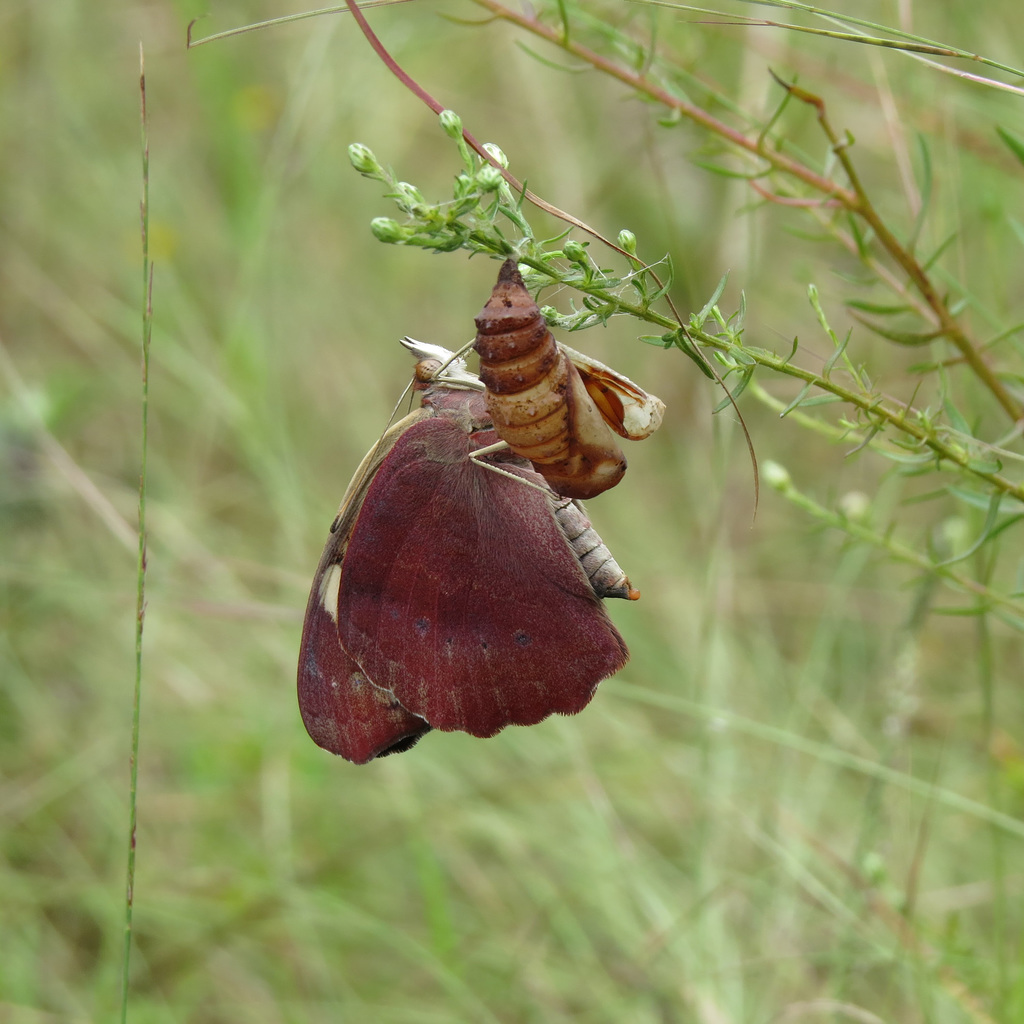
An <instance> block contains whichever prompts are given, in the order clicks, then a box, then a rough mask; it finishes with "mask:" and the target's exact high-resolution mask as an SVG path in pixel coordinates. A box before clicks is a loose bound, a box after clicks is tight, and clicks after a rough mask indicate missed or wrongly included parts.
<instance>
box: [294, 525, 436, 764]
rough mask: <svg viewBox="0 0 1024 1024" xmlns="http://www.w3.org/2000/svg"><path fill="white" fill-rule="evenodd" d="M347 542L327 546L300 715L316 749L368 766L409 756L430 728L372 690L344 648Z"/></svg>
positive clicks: (303, 659)
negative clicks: (341, 579) (341, 623)
mask: <svg viewBox="0 0 1024 1024" xmlns="http://www.w3.org/2000/svg"><path fill="white" fill-rule="evenodd" d="M344 542H345V538H344V537H338V538H336V539H335V540H333V541H332V542H331V543H329V544H328V546H327V549H326V550H325V551H324V554H323V557H322V558H321V559H320V566H319V568H318V569H317V573H316V577H315V578H314V580H313V589H312V591H311V592H310V595H309V603H308V605H307V607H306V620H305V623H304V625H303V628H302V646H301V648H300V650H299V710H300V711H301V713H302V721H303V723H304V724H305V726H306V731H307V732H308V733H309V735H310V736H311V737H312V738H313V740H314V742H315V743H317V744H318V745H319V746H321V747H323V748H324V749H325V750H329V751H330V752H331V753H332V754H340V755H341V756H342V757H344V758H347V759H348V760H349V761H354V762H355V763H356V764H364V763H365V762H367V761H370V760H372V759H373V758H374V757H379V756H381V755H383V754H392V753H397V752H399V751H402V750H408V749H409V747H411V746H412V745H413V744H414V743H415V742H416V740H418V739H419V738H420V736H422V735H423V734H424V733H425V732H429V730H430V726H429V725H427V723H426V722H425V721H424V720H423V719H422V718H419V717H417V716H416V715H413V714H410V713H409V712H408V711H406V709H405V708H403V707H402V705H401V704H399V702H398V701H397V700H396V699H395V697H394V695H393V694H392V693H390V692H389V691H387V690H383V689H381V688H380V687H379V686H374V684H373V683H371V682H370V680H369V679H367V677H366V675H365V674H364V673H363V672H362V671H361V670H360V668H359V666H358V665H357V664H356V663H355V662H354V661H353V660H352V659H351V658H350V657H349V656H348V655H347V654H346V653H345V651H344V649H343V648H342V646H341V641H340V640H339V639H338V624H337V614H338V587H337V578H338V577H337V574H339V573H340V571H341V565H340V561H341V556H342V554H343V552H344Z"/></svg>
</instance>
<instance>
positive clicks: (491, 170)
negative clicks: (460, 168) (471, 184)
mask: <svg viewBox="0 0 1024 1024" xmlns="http://www.w3.org/2000/svg"><path fill="white" fill-rule="evenodd" d="M503 180H504V179H503V178H502V176H501V171H499V170H498V168H497V167H492V166H491V165H490V164H485V165H484V166H483V167H481V168H480V170H479V171H477V172H476V183H477V186H478V187H479V189H480V191H481V192H493V191H494V190H495V189H496V188H497V187H498V186H499V185H500V184H501V183H502V181H503Z"/></svg>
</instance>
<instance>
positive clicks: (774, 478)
mask: <svg viewBox="0 0 1024 1024" xmlns="http://www.w3.org/2000/svg"><path fill="white" fill-rule="evenodd" d="M761 479H762V480H763V481H764V482H765V483H766V484H767V485H768V486H769V487H774V488H775V490H777V491H785V490H787V489H788V488H789V487H790V486H791V485H792V479H791V478H790V475H789V470H787V469H786V468H785V466H780V465H779V464H778V463H777V462H772V461H771V460H768V461H767V462H765V464H764V465H763V466H762V467H761Z"/></svg>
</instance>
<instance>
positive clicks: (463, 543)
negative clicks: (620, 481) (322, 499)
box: [298, 339, 639, 764]
mask: <svg viewBox="0 0 1024 1024" xmlns="http://www.w3.org/2000/svg"><path fill="white" fill-rule="evenodd" d="M403 343H404V344H405V345H406V346H407V347H408V348H410V350H411V351H412V352H413V353H414V354H415V355H416V356H417V358H418V362H417V365H416V374H415V384H414V390H415V392H416V393H417V394H418V395H419V397H420V406H419V408H417V409H415V410H414V411H413V412H411V413H410V414H409V415H408V416H406V417H405V418H404V419H402V420H401V421H399V422H398V423H396V424H395V425H394V426H392V427H391V428H390V429H389V430H388V431H387V432H386V433H385V434H384V436H383V437H382V438H381V439H380V441H379V442H378V443H377V444H376V445H375V446H374V448H373V449H371V451H370V452H369V453H368V454H367V456H366V457H365V458H364V459H363V462H362V464H361V465H360V467H359V468H358V470H357V471H356V474H355V476H354V477H353V479H352V482H351V483H350V484H349V487H348V489H347V491H346V493H345V496H344V498H343V500H342V503H341V508H340V509H339V511H338V514H337V516H336V518H335V520H334V523H333V525H332V526H331V532H330V536H329V538H328V541H327V545H326V547H325V548H324V552H323V555H322V557H321V559H320V564H319V566H318V567H317V570H316V575H315V576H314V579H313V586H312V589H311V591H310V595H309V601H308V604H307V607H306V615H305V622H304V625H303V632H302V642H301V648H300V653H299V666H298V695H299V708H300V711H301V714H302V719H303V722H304V723H305V726H306V729H307V731H308V732H309V734H310V736H311V737H312V738H313V740H314V741H315V742H316V743H317V744H318V745H320V746H321V747H323V748H325V749H326V750H329V751H331V752H333V753H336V754H340V755H341V756H342V757H344V758H347V759H348V760H349V761H352V762H355V763H356V764H363V763H365V762H367V761H370V760H372V759H373V758H375V757H379V756H383V755H385V754H391V753H396V752H399V751H403V750H408V749H409V748H410V747H411V746H412V745H413V744H414V743H416V741H417V740H418V739H419V738H420V737H421V736H423V735H424V734H425V733H427V732H429V731H430V730H431V729H437V730H442V731H453V730H461V731H464V732H467V733H471V734H472V735H474V736H480V737H487V736H493V735H494V734H495V733H497V732H499V731H500V730H501V729H503V728H504V727H505V726H508V725H533V724H535V723H537V722H540V721H541V720H543V719H544V718H547V717H548V716H549V715H551V714H552V713H556V712H557V713H561V714H575V713H577V712H578V711H580V710H582V709H583V708H584V707H585V706H586V705H587V703H588V702H589V701H590V699H591V697H592V696H593V694H594V691H595V689H596V687H597V685H598V683H599V682H600V681H601V680H602V679H605V678H607V677H608V676H610V675H612V674H613V673H615V672H616V671H618V670H619V669H620V668H622V666H623V665H624V664H625V663H626V660H627V658H628V652H627V649H626V645H625V643H624V642H623V640H622V637H621V636H620V635H619V633H618V631H617V630H616V628H615V626H614V625H613V624H612V622H611V620H610V619H609V617H608V615H607V612H606V611H605V609H604V607H603V604H602V599H603V598H605V597H621V598H627V599H636V598H637V597H639V594H638V592H637V591H635V590H634V589H633V588H632V586H631V585H630V583H629V580H628V579H627V578H626V577H625V575H624V574H623V572H622V570H621V569H620V568H619V566H618V564H617V563H616V562H615V560H614V559H613V558H612V557H611V554H610V553H609V552H608V549H607V547H605V545H604V543H603V542H602V541H601V539H600V537H599V536H598V535H597V533H596V532H595V531H594V529H593V527H592V526H591V525H590V522H589V520H588V519H587V517H586V514H585V513H584V511H583V508H582V506H580V505H579V504H578V503H577V502H576V501H574V500H572V499H571V498H566V497H563V496H560V495H559V494H556V493H555V492H554V491H553V490H552V489H551V487H550V486H549V484H548V482H547V481H546V480H545V478H544V477H543V476H541V475H540V474H539V473H538V472H537V471H536V470H535V469H534V468H533V467H532V466H531V464H530V462H529V461H527V460H526V459H524V458H522V457H521V456H519V455H517V454H515V453H514V452H513V451H511V450H508V449H505V448H504V446H503V445H500V444H497V442H498V436H497V434H496V432H495V429H494V425H493V422H492V414H491V412H490V411H489V407H488V400H487V394H486V391H485V390H484V386H483V384H482V383H481V382H480V380H479V378H477V377H476V376H475V375H474V374H472V373H470V372H469V371H468V370H467V369H466V367H465V363H464V362H463V361H462V360H461V359H457V358H455V357H454V356H453V355H452V353H450V352H448V351H447V350H445V349H443V348H440V347H438V346H432V345H428V344H425V343H422V342H415V341H412V340H411V339H405V340H404V342H403ZM496 448H497V449H498V450H495V449H496ZM502 449H504V450H502ZM478 453H480V454H478Z"/></svg>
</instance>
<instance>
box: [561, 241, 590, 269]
mask: <svg viewBox="0 0 1024 1024" xmlns="http://www.w3.org/2000/svg"><path fill="white" fill-rule="evenodd" d="M562 252H564V253H565V258H566V259H567V260H569V262H570V263H583V264H585V263H586V262H587V247H586V245H585V244H584V243H583V242H577V241H576V240H575V239H573V238H570V239H569V240H568V241H567V242H566V243H565V245H563V246H562Z"/></svg>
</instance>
